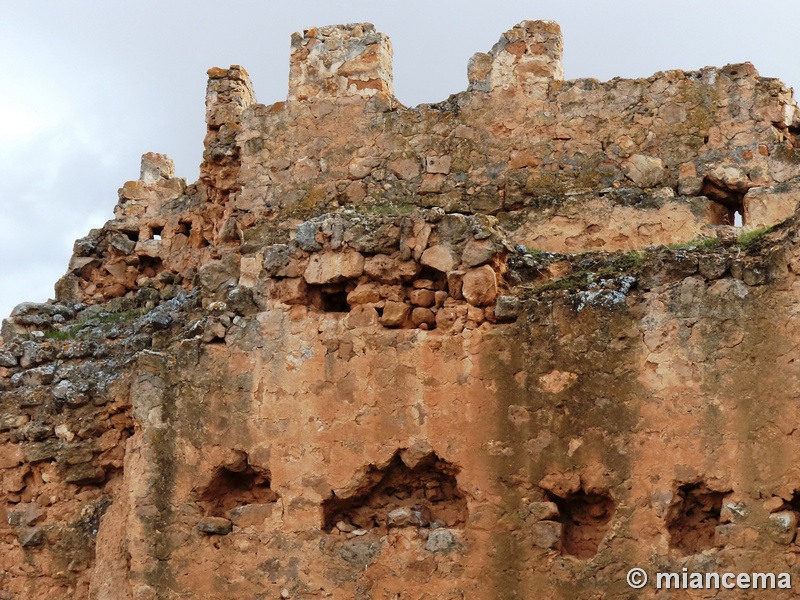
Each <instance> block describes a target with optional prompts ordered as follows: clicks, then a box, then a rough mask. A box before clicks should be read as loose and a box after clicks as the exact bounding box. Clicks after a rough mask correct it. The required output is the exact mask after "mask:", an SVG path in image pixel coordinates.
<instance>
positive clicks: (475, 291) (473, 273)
mask: <svg viewBox="0 0 800 600" xmlns="http://www.w3.org/2000/svg"><path fill="white" fill-rule="evenodd" d="M461 293H462V294H463V295H464V298H465V299H466V301H467V302H469V303H470V304H472V305H474V306H486V305H487V304H492V303H493V302H494V301H495V299H496V298H497V275H496V274H495V272H494V269H492V268H491V267H490V266H489V265H483V266H482V267H478V268H476V269H470V270H469V271H467V272H466V273H465V274H464V284H463V287H462V290H461Z"/></svg>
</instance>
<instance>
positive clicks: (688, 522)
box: [666, 483, 730, 555]
mask: <svg viewBox="0 0 800 600" xmlns="http://www.w3.org/2000/svg"><path fill="white" fill-rule="evenodd" d="M729 493H730V492H715V491H712V490H710V489H708V488H707V487H706V485H705V483H687V484H684V485H682V486H680V487H679V488H678V493H677V495H676V498H675V500H674V503H673V505H672V506H671V507H670V509H669V511H668V512H667V518H666V521H667V530H668V531H669V546H670V548H674V549H676V550H680V551H681V552H682V553H683V554H686V555H688V554H697V553H698V552H702V551H703V550H707V549H709V548H713V547H714V535H715V533H716V528H717V525H719V524H720V513H721V512H722V501H723V499H724V497H725V496H726V495H727V494H729Z"/></svg>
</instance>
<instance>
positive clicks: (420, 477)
mask: <svg viewBox="0 0 800 600" xmlns="http://www.w3.org/2000/svg"><path fill="white" fill-rule="evenodd" d="M402 456H403V455H402V454H401V453H400V452H399V451H398V452H397V453H396V454H395V456H394V458H392V460H391V461H390V462H389V464H388V465H387V466H386V467H385V468H378V467H376V466H375V465H370V467H369V469H368V470H367V472H366V473H365V474H364V476H363V478H362V480H361V482H359V484H358V485H357V486H356V487H355V488H354V489H352V490H350V491H349V492H347V493H344V494H343V495H342V496H337V495H332V496H331V498H329V499H328V500H326V501H325V502H324V503H323V505H322V511H323V527H324V529H325V531H327V532H331V531H333V530H334V529H335V528H336V529H338V530H340V531H345V532H347V531H352V530H356V529H361V530H366V531H370V530H375V529H377V530H380V531H384V532H385V531H386V530H388V529H390V528H393V527H417V528H422V527H425V528H427V527H430V528H438V527H463V526H464V523H465V522H466V520H467V501H466V498H465V495H464V493H463V492H462V491H461V490H460V489H459V487H458V484H457V482H456V475H457V473H458V468H457V467H455V466H454V465H452V464H451V463H449V462H447V461H444V460H441V459H440V458H438V457H437V456H436V454H434V453H430V454H428V455H426V456H424V457H422V458H421V459H420V460H413V461H412V460H409V459H408V458H407V459H406V460H408V462H409V463H410V465H411V466H409V465H408V464H406V462H404V461H403V458H402Z"/></svg>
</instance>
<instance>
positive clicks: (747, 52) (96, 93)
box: [0, 0, 800, 318]
mask: <svg viewBox="0 0 800 600" xmlns="http://www.w3.org/2000/svg"><path fill="white" fill-rule="evenodd" d="M524 19H554V20H556V21H558V22H559V23H560V24H561V29H562V32H563V34H564V67H565V72H566V77H567V78H568V79H573V78H577V77H596V78H598V79H601V80H605V79H610V78H612V77H614V76H622V77H641V76H649V75H651V74H652V73H654V72H656V71H659V70H664V69H673V68H681V69H686V70H693V69H698V68H701V67H703V66H706V65H715V66H722V65H725V64H728V63H734V62H743V61H750V62H752V63H754V64H755V66H756V67H757V68H758V70H759V72H760V73H761V75H764V76H769V77H779V78H780V79H782V80H783V81H784V82H786V83H787V84H788V85H789V86H793V87H797V86H798V85H800V61H798V60H797V58H796V51H795V44H796V42H795V35H794V33H793V30H794V24H796V23H800V2H797V1H796V0H784V1H777V0H775V1H769V0H766V1H764V0H762V1H761V2H758V3H756V2H753V1H752V0H748V1H738V0H724V1H723V0H719V1H717V0H692V1H683V0H670V1H668V2H657V3H656V2H648V1H645V0H635V1H633V0H631V1H606V2H603V1H596V0H593V1H589V0H587V1H584V2H578V1H567V0H550V1H549V2H537V1H533V0H528V1H526V2H513V1H508V2H503V1H502V0H483V1H473V0H461V1H448V0H436V1H432V0H426V1H424V2H422V1H409V2H403V1H399V0H398V1H395V2H382V1H380V0H370V1H363V2H362V1H345V0H341V1H331V0H326V1H309V2H302V1H295V2H266V1H261V2H255V1H244V0H216V1H215V2H210V1H208V0H160V1H157V0H137V1H136V2H125V1H123V0H87V1H72V0H58V1H45V0H24V1H19V0H13V1H11V0H0V68H2V72H3V73H5V75H4V76H3V78H2V81H1V82H0V318H1V317H3V316H6V315H8V313H9V312H10V311H11V309H12V308H13V306H14V305H16V304H17V303H19V302H23V301H26V300H32V301H44V300H46V299H47V298H49V297H51V296H52V295H53V284H54V283H55V282H56V280H57V279H58V278H59V277H60V276H61V275H62V274H63V273H64V272H65V270H66V267H67V263H68V261H69V257H70V254H71V249H72V243H73V241H74V240H75V239H76V238H78V237H82V236H83V235H85V234H86V233H87V232H88V231H89V229H90V228H92V227H99V226H101V225H102V224H103V223H104V222H105V221H106V220H108V219H110V218H112V216H113V208H114V205H115V204H116V201H117V189H118V188H119V187H121V186H122V184H123V183H124V182H125V181H127V180H130V179H136V178H137V177H138V173H139V159H140V156H141V155H142V154H143V153H144V152H150V151H153V152H162V153H166V154H168V155H169V156H171V157H172V158H173V159H174V160H175V164H176V172H177V175H178V176H181V177H185V178H186V179H188V180H189V181H190V182H191V181H194V180H196V179H197V175H198V166H199V164H200V160H201V154H202V142H203V135H204V133H205V127H204V123H203V115H204V93H205V84H206V70H207V69H208V68H210V67H214V66H220V67H227V66H228V65H231V64H240V65H242V66H244V67H245V68H246V69H247V70H248V71H249V73H250V75H251V77H252V79H253V84H254V87H255V90H256V95H257V98H258V101H259V102H262V103H265V104H270V103H272V102H276V101H278V100H283V99H284V98H285V97H286V84H287V78H288V63H289V38H290V35H291V34H292V32H294V31H299V30H301V29H303V28H306V27H310V26H320V25H329V24H334V23H348V22H357V21H369V22H372V23H374V24H375V25H376V27H377V28H378V29H379V30H380V31H382V32H384V33H386V34H388V35H389V36H390V38H391V41H392V45H393V47H394V88H395V94H396V95H397V97H398V98H399V100H400V101H401V102H403V103H404V104H406V105H408V106H412V105H416V104H419V103H422V102H438V101H440V100H443V99H445V98H446V97H447V96H448V95H450V94H451V93H455V92H457V91H460V90H463V89H465V88H466V84H467V82H466V65H467V60H468V59H469V57H470V56H471V55H472V54H473V53H475V52H485V51H487V50H489V49H490V48H491V47H492V45H493V44H494V43H495V42H496V41H497V39H498V38H499V36H500V34H501V33H502V32H503V31H505V30H506V29H509V28H510V27H512V26H513V25H515V24H516V23H518V22H519V21H522V20H524Z"/></svg>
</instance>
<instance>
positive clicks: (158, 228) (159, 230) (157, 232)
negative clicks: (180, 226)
mask: <svg viewBox="0 0 800 600" xmlns="http://www.w3.org/2000/svg"><path fill="white" fill-rule="evenodd" d="M151 232H152V234H153V239H154V240H159V241H160V240H161V234H163V233H164V226H163V225H154V226H153V227H152V228H151Z"/></svg>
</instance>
